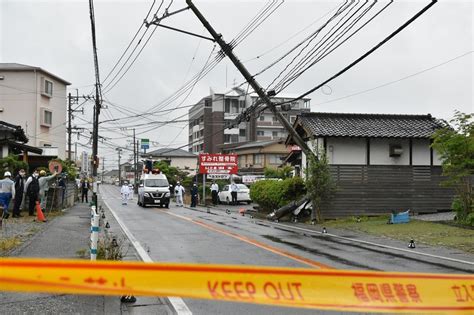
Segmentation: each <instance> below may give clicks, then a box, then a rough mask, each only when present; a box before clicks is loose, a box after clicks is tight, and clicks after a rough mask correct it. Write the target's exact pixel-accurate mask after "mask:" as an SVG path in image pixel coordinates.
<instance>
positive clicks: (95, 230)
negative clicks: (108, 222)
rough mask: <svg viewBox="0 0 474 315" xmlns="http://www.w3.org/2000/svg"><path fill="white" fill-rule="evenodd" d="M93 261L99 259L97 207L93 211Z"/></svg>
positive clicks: (98, 217)
mask: <svg viewBox="0 0 474 315" xmlns="http://www.w3.org/2000/svg"><path fill="white" fill-rule="evenodd" d="M91 214H92V215H91V260H96V259H97V242H98V241H99V219H100V216H99V215H98V214H97V213H96V212H95V207H92V209H91Z"/></svg>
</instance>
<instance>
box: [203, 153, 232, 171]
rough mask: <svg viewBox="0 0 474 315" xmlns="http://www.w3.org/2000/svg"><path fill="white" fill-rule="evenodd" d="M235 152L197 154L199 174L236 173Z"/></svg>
mask: <svg viewBox="0 0 474 315" xmlns="http://www.w3.org/2000/svg"><path fill="white" fill-rule="evenodd" d="M237 161H238V160H237V154H199V173H200V174H237V171H238V165H237Z"/></svg>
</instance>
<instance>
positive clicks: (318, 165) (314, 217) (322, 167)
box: [306, 147, 336, 222]
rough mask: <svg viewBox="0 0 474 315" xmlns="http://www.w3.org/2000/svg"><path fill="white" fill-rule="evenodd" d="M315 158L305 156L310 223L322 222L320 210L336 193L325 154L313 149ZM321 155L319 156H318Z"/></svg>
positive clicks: (315, 148)
mask: <svg viewBox="0 0 474 315" xmlns="http://www.w3.org/2000/svg"><path fill="white" fill-rule="evenodd" d="M313 151H315V152H316V155H317V156H319V158H317V157H316V156H314V155H310V156H306V157H307V159H308V162H309V163H308V169H307V176H306V189H307V191H308V195H309V197H310V199H311V203H312V207H313V211H312V212H311V221H318V222H322V221H323V220H324V218H323V215H322V212H321V209H322V208H323V207H324V206H325V205H326V204H327V202H328V201H329V200H330V199H331V198H332V196H333V194H334V192H335V191H336V184H335V182H334V180H333V179H332V177H331V170H330V168H329V164H328V160H327V157H326V153H325V152H324V151H322V152H321V150H319V149H318V148H317V147H314V150H313ZM319 153H321V154H319Z"/></svg>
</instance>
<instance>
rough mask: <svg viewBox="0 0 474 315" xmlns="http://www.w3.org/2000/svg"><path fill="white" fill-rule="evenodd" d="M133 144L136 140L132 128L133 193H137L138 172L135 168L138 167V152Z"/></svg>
mask: <svg viewBox="0 0 474 315" xmlns="http://www.w3.org/2000/svg"><path fill="white" fill-rule="evenodd" d="M135 142H136V139H135V128H133V164H134V165H133V169H134V173H133V176H134V177H133V178H134V180H133V191H134V192H135V193H138V181H137V177H138V176H137V174H138V170H137V167H138V152H137V146H136V145H135Z"/></svg>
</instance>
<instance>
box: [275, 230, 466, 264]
mask: <svg viewBox="0 0 474 315" xmlns="http://www.w3.org/2000/svg"><path fill="white" fill-rule="evenodd" d="M270 224H273V225H277V226H284V227H286V228H287V229H290V230H291V229H295V230H300V231H304V232H309V233H313V234H321V235H325V236H330V237H334V238H338V239H342V240H346V241H350V242H355V243H362V244H366V245H371V246H377V247H383V248H387V249H392V250H397V251H400V252H405V253H410V254H413V255H420V256H426V257H431V258H437V259H443V260H448V261H452V262H457V263H462V264H467V265H472V266H474V262H471V261H467V260H461V259H456V258H449V257H445V256H438V255H433V254H428V253H422V252H415V251H413V250H408V249H404V248H400V247H395V246H390V245H383V244H379V243H374V242H369V241H363V240H358V239H354V238H349V237H344V236H339V235H335V234H331V233H322V232H319V231H314V230H310V229H305V228H300V227H297V226H289V225H286V224H281V223H275V222H270Z"/></svg>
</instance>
